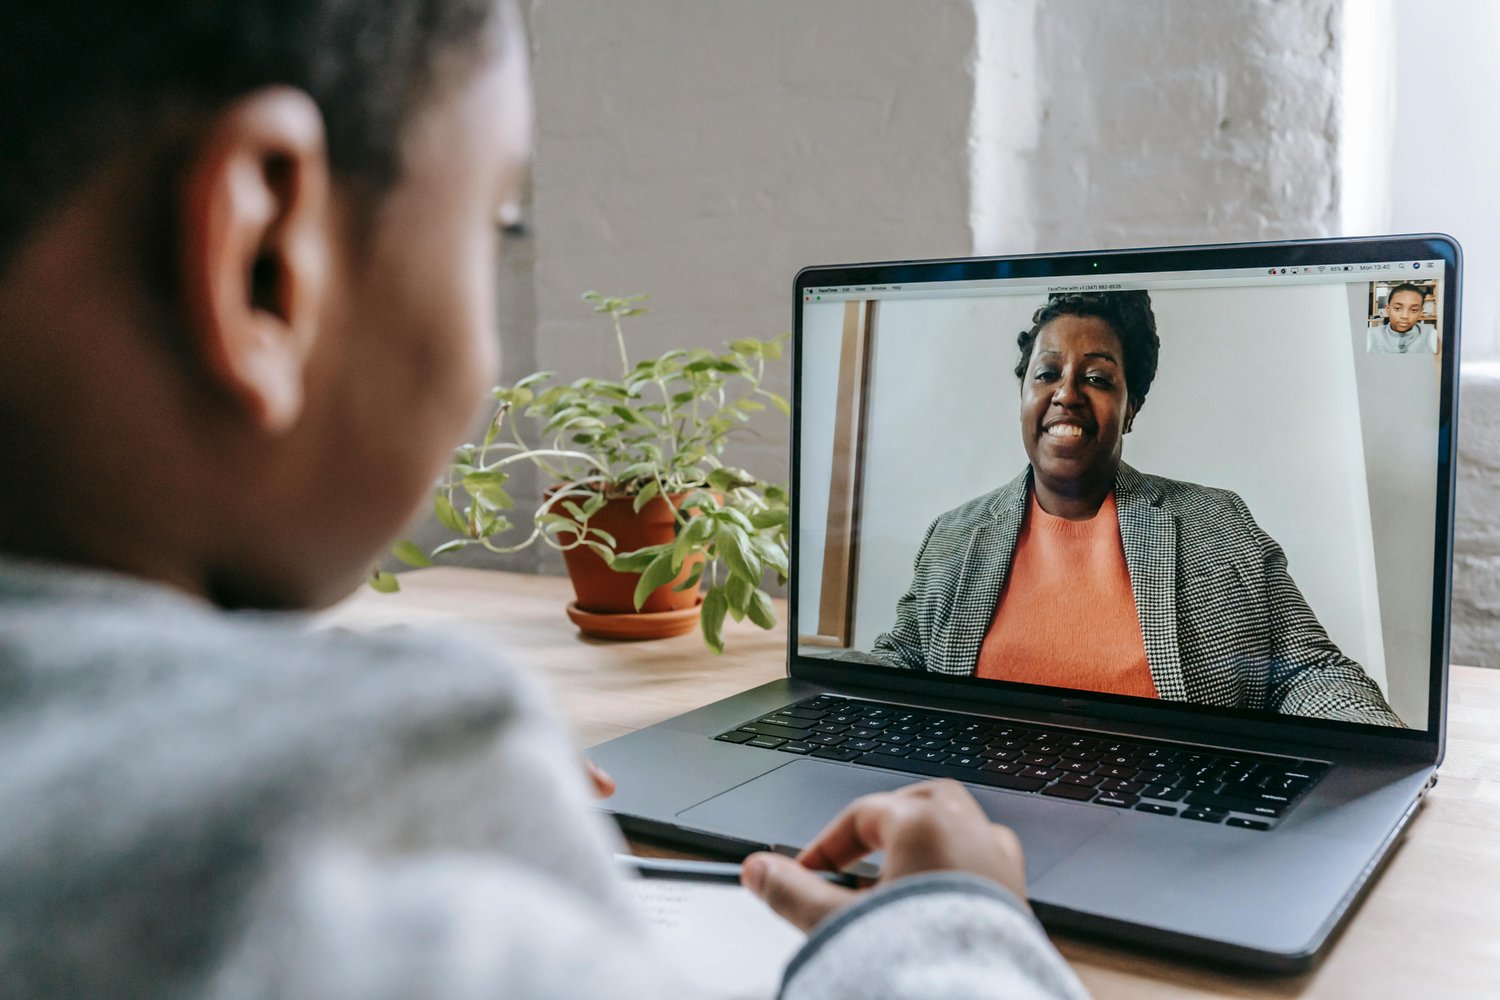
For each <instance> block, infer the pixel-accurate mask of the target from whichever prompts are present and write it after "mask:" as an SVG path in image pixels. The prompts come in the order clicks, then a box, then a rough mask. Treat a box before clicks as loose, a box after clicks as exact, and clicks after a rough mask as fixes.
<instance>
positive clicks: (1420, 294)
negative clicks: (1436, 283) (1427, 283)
mask: <svg viewBox="0 0 1500 1000" xmlns="http://www.w3.org/2000/svg"><path fill="white" fill-rule="evenodd" d="M1397 292H1416V293H1417V298H1419V299H1421V300H1422V301H1424V302H1425V301H1427V289H1425V288H1423V287H1422V286H1421V285H1413V284H1412V283H1411V282H1410V281H1403V282H1401V284H1399V285H1397V286H1396V287H1395V288H1392V289H1391V290H1390V291H1389V292H1386V293H1385V300H1386V302H1390V301H1391V299H1394V298H1395V297H1396V293H1397Z"/></svg>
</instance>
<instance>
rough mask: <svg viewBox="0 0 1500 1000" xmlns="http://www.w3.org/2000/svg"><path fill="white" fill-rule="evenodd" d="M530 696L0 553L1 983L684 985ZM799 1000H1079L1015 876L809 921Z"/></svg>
mask: <svg viewBox="0 0 1500 1000" xmlns="http://www.w3.org/2000/svg"><path fill="white" fill-rule="evenodd" d="M617 846H618V845H617V843H616V838H615V835H614V833H613V831H612V830H610V829H608V828H607V827H606V825H605V824H604V823H602V822H601V821H600V820H599V819H597V818H596V813H595V812H594V811H593V810H592V809H591V808H590V807H589V804H588V801H587V797H586V794H585V788H584V781H583V776H582V772H581V770H580V766H579V763H578V760H577V756H576V754H574V753H573V752H572V750H571V749H570V748H569V746H568V744H567V741H566V739H565V738H564V736H563V734H562V732H561V730H560V729H559V728H558V726H557V724H556V723H555V722H554V721H553V719H552V716H551V714H550V712H549V710H548V709H547V706H546V705H545V704H544V703H543V700H542V698H541V697H540V696H539V694H538V692H537V691H536V690H535V689H534V687H533V686H532V685H530V684H528V683H527V682H526V681H525V680H524V679H523V677H522V675H520V674H519V673H517V672H515V671H512V670H509V669H507V668H506V667H505V665H504V664H503V663H501V662H500V661H499V660H497V659H496V658H495V656H494V655H493V654H492V653H491V652H490V651H489V650H487V649H485V648H483V647H481V646H479V645H477V644H470V643H467V642H464V641H461V640H459V639H455V638H452V637H445V636H440V635H433V634H426V633H419V632H415V631H389V632H384V633H371V634H351V633H347V632H342V631H339V630H331V629H324V630H313V629H310V628H309V621H308V619H307V618H306V617H304V616H297V615H278V614H261V613H225V612H222V611H218V610H215V609H213V608H211V607H209V606H208V605H206V604H204V603H201V602H199V601H196V600H192V599H190V598H187V597H185V596H182V595H180V594H177V593H176V592H174V591H171V590H168V589H165V588H162V587H158V586H155V585H151V584H146V583H143V582H140V581H137V580H134V579H130V578H126V577H120V576H115V575H111V574H107V573H102V572H92V571H82V570H76V569H65V568H62V567H57V566H47V565H41V564H37V563H29V562H21V561H14V560H0V995H3V996H5V997H7V998H9V1000H31V998H42V997H48V998H51V997H63V996H66V997H111V998H120V1000H131V998H153V1000H157V998H176V997H205V998H216V1000H249V998H271V997H277V998H281V997H285V998H320V1000H345V998H348V1000H353V998H360V1000H366V998H392V1000H394V998H398V997H399V998H406V997H412V998H416V997H420V998H431V1000H448V998H452V1000H478V998H488V997H497V998H498V997H506V998H515V1000H528V998H543V997H546V998H551V997H588V998H594V997H610V998H636V997H639V998H653V1000H656V998H665V997H681V996H685V995H686V993H685V991H684V989H683V988H682V987H681V986H680V985H678V984H675V983H674V982H673V981H672V980H671V975H672V974H671V972H670V971H669V969H670V963H669V962H667V961H666V960H665V959H664V956H661V955H659V954H656V953H654V951H653V948H654V944H653V943H652V939H651V938H650V937H649V936H648V935H647V933H646V931H645V929H644V927H643V926H642V925H641V924H640V922H639V921H638V919H637V917H636V915H635V914H634V912H633V911H632V909H631V907H630V905H629V904H628V902H627V900H626V896H625V893H624V892H623V889H622V885H621V883H620V881H619V876H618V874H617V873H616V872H615V871H614V869H613V866H612V864H611V862H610V860H609V855H610V851H611V849H612V848H614V847H617ZM782 995H783V996H784V997H786V998H788V1000H803V998H844V997H848V998H854V997H860V998H879V997H891V998H897V997H903V998H904V997H924V998H934V997H964V998H968V997H976V998H977V997H1080V996H1083V995H1084V994H1083V990H1082V987H1081V986H1080V985H1079V983H1078V981H1077V979H1075V978H1074V976H1073V974H1072V972H1071V971H1070V970H1069V969H1068V967H1067V965H1066V964H1065V963H1064V962H1063V961H1062V959H1061V957H1060V956H1059V955H1058V954H1057V952H1056V951H1055V950H1053V948H1052V947H1051V945H1050V944H1049V943H1048V941H1047V939H1046V937H1045V936H1044V935H1043V934H1042V932H1041V929H1040V927H1039V926H1038V925H1037V924H1036V922H1035V920H1034V919H1033V918H1032V917H1031V916H1030V914H1029V913H1028V912H1027V911H1026V910H1025V909H1024V907H1022V906H1021V905H1020V903H1019V902H1018V901H1017V900H1016V899H1015V898H1014V897H1013V896H1011V895H1010V894H1009V893H1007V892H1006V891H1005V890H1003V889H1001V888H999V887H997V886H995V885H993V884H991V883H989V882H986V881H983V880H981V879H978V878H974V877H971V876H966V875H960V874H956V873H939V874H933V875H927V876H921V877H917V878H910V879H905V880H902V881H899V882H896V883H893V884H891V885H890V886H889V887H885V888H882V889H881V890H878V891H875V892H872V893H869V894H868V895H867V896H866V897H865V898H864V899H863V900H862V901H861V902H860V903H859V904H858V905H856V906H854V907H851V908H849V909H848V910H845V911H843V912H841V913H838V914H836V915H834V916H833V917H831V918H830V919H829V920H827V921H826V922H825V923H824V924H823V925H822V926H820V927H818V928H817V929H815V931H814V932H813V934H812V935H811V936H810V937H809V939H808V943H807V945H806V946H805V947H804V948H803V949H802V950H801V951H800V952H799V953H798V955H797V956H796V957H795V958H794V959H793V961H792V963H791V965H790V967H789V969H788V971H787V975H786V979H785V982H784V985H783V993H782Z"/></svg>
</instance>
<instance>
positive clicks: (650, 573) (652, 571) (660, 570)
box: [635, 552, 677, 611]
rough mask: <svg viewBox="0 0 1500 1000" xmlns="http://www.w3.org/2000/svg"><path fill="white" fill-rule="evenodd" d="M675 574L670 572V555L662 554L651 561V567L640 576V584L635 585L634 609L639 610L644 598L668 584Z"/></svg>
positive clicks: (668, 553) (669, 553) (667, 553)
mask: <svg viewBox="0 0 1500 1000" xmlns="http://www.w3.org/2000/svg"><path fill="white" fill-rule="evenodd" d="M676 575H677V574H676V573H674V572H673V571H672V553H671V552H662V553H659V554H658V555H657V557H656V558H655V559H653V560H651V565H650V566H647V567H646V571H645V572H644V573H642V574H641V579H640V582H639V583H637V584H636V585H635V609H636V610H637V611H639V610H641V605H642V604H645V603H646V598H648V597H650V596H651V594H652V592H653V591H655V590H656V588H657V587H660V586H661V585H662V584H664V583H666V582H668V581H669V580H671V579H672V577H674V576H676Z"/></svg>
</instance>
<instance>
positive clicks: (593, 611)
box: [558, 496, 702, 639]
mask: <svg viewBox="0 0 1500 1000" xmlns="http://www.w3.org/2000/svg"><path fill="white" fill-rule="evenodd" d="M673 499H674V501H680V500H681V499H682V497H681V496H678V497H674V498H673ZM589 525H590V526H591V527H595V528H599V529H601V530H603V531H607V532H609V533H610V534H611V535H613V536H614V538H615V543H616V545H615V551H617V552H634V551H635V550H636V549H641V548H645V547H646V546H648V545H661V544H663V543H666V542H670V541H672V540H673V539H674V538H676V537H677V532H676V523H675V518H674V517H673V512H672V507H671V506H670V505H669V504H668V502H667V501H666V500H664V499H662V498H661V497H653V498H652V499H651V501H650V502H648V503H647V504H646V505H645V506H644V507H642V508H641V510H640V513H636V512H635V510H634V505H633V501H632V500H631V499H630V498H620V499H617V500H611V501H609V502H608V503H606V504H605V505H604V506H603V507H602V508H600V510H599V511H598V512H597V513H595V514H594V516H593V517H592V518H590V519H589ZM571 538H572V536H571V535H569V534H567V533H566V532H564V533H560V534H559V535H558V540H559V541H562V542H564V543H566V542H568V541H569V540H570V539H571ZM563 560H564V561H565V562H566V563H567V567H568V576H569V578H570V579H571V580H572V581H573V592H574V593H575V594H577V595H578V601H577V604H576V605H575V606H572V607H569V609H568V615H569V617H571V618H572V619H573V621H574V623H575V624H577V625H578V626H579V627H580V628H581V629H583V631H584V632H586V633H588V634H590V635H598V636H604V637H607V638H621V639H627V638H628V639H648V638H661V637H664V636H668V635H680V634H682V633H684V632H688V631H691V630H692V629H693V628H695V627H697V618H698V616H697V605H698V603H699V601H700V599H701V595H700V593H699V588H697V587H689V588H688V589H687V590H684V591H680V592H679V591H676V590H674V589H673V588H674V587H676V586H677V585H678V584H680V583H681V582H682V581H683V580H686V579H687V578H688V576H689V575H690V574H691V573H692V571H693V569H694V567H696V566H697V565H698V564H699V563H700V562H702V557H701V556H700V557H697V558H693V559H689V560H687V562H686V563H685V564H684V565H683V567H682V572H681V573H679V574H678V575H677V576H676V578H674V579H673V580H671V581H669V582H668V583H665V584H663V585H662V586H660V587H658V588H657V589H656V590H654V591H653V592H652V593H651V595H650V596H649V597H647V598H646V602H645V603H644V604H642V605H641V609H640V611H639V612H637V611H636V608H635V588H636V584H638V583H639V582H640V579H641V575H640V574H639V573H617V572H615V571H614V570H612V569H610V568H609V566H608V565H606V564H605V562H604V560H603V559H601V558H600V557H599V555H598V554H597V553H595V552H594V550H593V549H590V548H586V547H583V546H580V547H578V548H576V549H569V550H568V551H566V552H564V553H563ZM575 610H576V612H578V613H575ZM615 615H618V616H621V620H619V621H617V622H611V621H609V620H608V617H607V616H615ZM601 619H603V620H601ZM625 619H631V620H630V621H626V620H625Z"/></svg>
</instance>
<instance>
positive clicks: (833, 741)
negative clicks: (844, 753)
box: [807, 733, 844, 747]
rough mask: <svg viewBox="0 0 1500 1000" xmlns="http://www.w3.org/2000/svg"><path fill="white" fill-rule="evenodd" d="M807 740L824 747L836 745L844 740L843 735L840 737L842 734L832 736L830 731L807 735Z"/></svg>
mask: <svg viewBox="0 0 1500 1000" xmlns="http://www.w3.org/2000/svg"><path fill="white" fill-rule="evenodd" d="M807 742H809V743H816V744H818V745H819V746H824V747H836V746H838V745H839V744H841V743H843V742H844V737H842V736H834V735H832V734H830V733H824V734H821V735H818V736H809V737H808V738H807Z"/></svg>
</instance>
